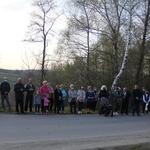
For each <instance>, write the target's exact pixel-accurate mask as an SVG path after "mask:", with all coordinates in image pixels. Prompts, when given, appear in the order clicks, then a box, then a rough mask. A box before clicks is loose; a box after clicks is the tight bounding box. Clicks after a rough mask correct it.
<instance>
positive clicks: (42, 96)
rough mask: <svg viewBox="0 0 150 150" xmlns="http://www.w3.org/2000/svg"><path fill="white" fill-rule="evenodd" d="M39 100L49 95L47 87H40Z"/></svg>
mask: <svg viewBox="0 0 150 150" xmlns="http://www.w3.org/2000/svg"><path fill="white" fill-rule="evenodd" d="M40 93H41V98H42V99H43V98H44V97H45V96H46V95H47V94H49V88H48V87H47V86H41V87H40Z"/></svg>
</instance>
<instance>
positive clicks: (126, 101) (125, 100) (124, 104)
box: [121, 87, 131, 115]
mask: <svg viewBox="0 0 150 150" xmlns="http://www.w3.org/2000/svg"><path fill="white" fill-rule="evenodd" d="M130 97H131V92H130V91H128V90H127V88H126V87H124V88H123V94H122V106H121V115H123V113H125V114H126V115H128V107H129V99H130Z"/></svg>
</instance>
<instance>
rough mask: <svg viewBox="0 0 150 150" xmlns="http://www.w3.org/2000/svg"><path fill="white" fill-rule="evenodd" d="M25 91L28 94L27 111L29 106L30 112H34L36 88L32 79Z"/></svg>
mask: <svg viewBox="0 0 150 150" xmlns="http://www.w3.org/2000/svg"><path fill="white" fill-rule="evenodd" d="M25 91H26V92H27V95H26V102H25V111H26V112H27V111H28V104H29V109H30V112H32V105H33V93H34V91H35V86H34V85H33V83H32V79H31V78H29V82H28V83H27V84H26V86H25Z"/></svg>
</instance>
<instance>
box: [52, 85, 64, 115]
mask: <svg viewBox="0 0 150 150" xmlns="http://www.w3.org/2000/svg"><path fill="white" fill-rule="evenodd" d="M61 98H62V92H61V90H60V85H56V88H55V90H54V104H55V106H54V113H58V114H60V101H61Z"/></svg>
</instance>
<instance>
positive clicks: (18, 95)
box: [14, 83, 24, 99]
mask: <svg viewBox="0 0 150 150" xmlns="http://www.w3.org/2000/svg"><path fill="white" fill-rule="evenodd" d="M21 89H23V90H21ZM14 92H15V97H16V98H18V99H22V98H23V92H24V85H23V84H22V83H16V84H15V85H14Z"/></svg>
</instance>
